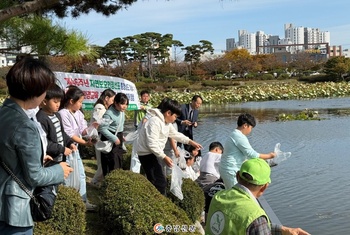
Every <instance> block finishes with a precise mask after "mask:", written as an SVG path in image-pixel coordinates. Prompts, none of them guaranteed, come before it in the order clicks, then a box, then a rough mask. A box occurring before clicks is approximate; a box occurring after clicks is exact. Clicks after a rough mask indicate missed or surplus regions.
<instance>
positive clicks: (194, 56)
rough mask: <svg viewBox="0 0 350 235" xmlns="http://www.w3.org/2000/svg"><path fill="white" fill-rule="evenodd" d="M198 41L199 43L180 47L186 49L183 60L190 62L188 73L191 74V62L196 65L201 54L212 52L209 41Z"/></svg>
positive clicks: (211, 45)
mask: <svg viewBox="0 0 350 235" xmlns="http://www.w3.org/2000/svg"><path fill="white" fill-rule="evenodd" d="M199 42H200V43H201V44H195V45H191V46H187V47H185V48H182V49H183V50H185V51H186V53H185V59H184V60H185V61H187V62H189V63H190V69H189V74H190V75H192V66H193V64H194V65H195V67H196V66H197V65H198V63H199V61H200V59H201V56H202V55H204V54H205V53H206V52H210V53H211V54H213V52H214V48H213V44H212V43H211V42H209V41H207V40H201V41H199Z"/></svg>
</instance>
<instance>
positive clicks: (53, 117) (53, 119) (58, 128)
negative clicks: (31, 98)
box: [48, 114, 64, 146]
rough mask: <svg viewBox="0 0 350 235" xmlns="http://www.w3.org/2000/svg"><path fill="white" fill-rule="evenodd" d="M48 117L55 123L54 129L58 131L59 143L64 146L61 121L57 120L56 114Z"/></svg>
mask: <svg viewBox="0 0 350 235" xmlns="http://www.w3.org/2000/svg"><path fill="white" fill-rule="evenodd" d="M48 116H49V118H50V119H51V122H52V123H53V125H54V127H55V129H56V135H57V143H58V144H60V145H62V146H64V143H63V135H62V129H61V124H60V120H59V119H58V118H57V116H56V115H55V114H54V115H48Z"/></svg>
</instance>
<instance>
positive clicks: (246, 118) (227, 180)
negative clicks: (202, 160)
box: [219, 113, 276, 189]
mask: <svg viewBox="0 0 350 235" xmlns="http://www.w3.org/2000/svg"><path fill="white" fill-rule="evenodd" d="M255 125H256V122H255V118H254V116H252V115H251V114H249V113H245V114H241V115H240V116H239V117H238V120H237V128H236V129H234V130H233V132H232V133H231V134H230V136H229V137H228V138H227V140H226V143H225V145H224V149H225V152H224V153H223V154H222V156H221V162H220V164H219V172H220V176H221V178H222V180H223V181H224V184H225V188H226V189H229V188H232V187H233V186H234V185H235V184H236V183H237V179H236V173H237V172H238V171H239V169H240V167H241V166H242V163H243V162H244V161H246V160H248V159H252V158H262V159H264V160H266V159H271V158H274V157H276V154H275V153H274V152H270V153H258V152H257V151H255V150H254V149H253V147H252V146H251V145H250V143H249V140H248V138H247V136H248V135H249V134H250V133H251V132H252V129H253V128H254V127H255Z"/></svg>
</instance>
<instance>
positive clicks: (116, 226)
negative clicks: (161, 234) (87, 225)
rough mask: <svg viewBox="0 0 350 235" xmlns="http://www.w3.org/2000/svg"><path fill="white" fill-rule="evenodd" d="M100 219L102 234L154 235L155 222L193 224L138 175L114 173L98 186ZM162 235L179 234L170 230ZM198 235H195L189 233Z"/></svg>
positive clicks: (122, 172)
mask: <svg viewBox="0 0 350 235" xmlns="http://www.w3.org/2000/svg"><path fill="white" fill-rule="evenodd" d="M99 208H100V218H101V219H102V220H103V223H104V224H106V225H108V226H105V227H104V229H105V232H106V234H118V235H122V234H134V235H137V234H154V232H153V231H154V230H153V226H154V225H155V224H157V223H160V224H162V225H163V226H164V227H165V226H166V225H172V226H173V225H180V226H182V225H188V226H189V225H193V222H192V221H191V220H190V219H189V218H188V217H187V216H186V213H185V212H184V211H183V210H182V209H180V208H178V207H177V206H176V205H175V204H174V203H172V202H171V201H170V199H169V198H166V197H164V196H163V195H161V194H160V193H159V192H158V190H157V189H156V188H155V187H154V186H153V185H152V184H151V183H150V182H149V181H148V180H147V179H146V177H144V176H143V175H141V174H137V173H133V172H131V171H124V170H114V171H112V172H111V173H110V174H108V175H107V176H106V178H105V181H104V183H103V185H102V187H101V204H100V207H99ZM166 234H179V233H178V232H175V231H174V230H172V232H167V233H166ZM192 234H198V233H192Z"/></svg>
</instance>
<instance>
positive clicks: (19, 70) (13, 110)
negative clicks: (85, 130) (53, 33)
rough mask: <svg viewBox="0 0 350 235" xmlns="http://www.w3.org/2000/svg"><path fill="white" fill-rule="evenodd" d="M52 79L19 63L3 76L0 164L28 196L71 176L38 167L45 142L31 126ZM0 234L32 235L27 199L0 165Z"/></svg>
mask: <svg viewBox="0 0 350 235" xmlns="http://www.w3.org/2000/svg"><path fill="white" fill-rule="evenodd" d="M55 80H56V78H55V75H54V73H53V72H52V71H51V70H50V69H49V68H48V67H47V66H46V65H45V64H44V63H42V62H40V61H39V60H36V59H33V58H30V57H24V58H22V59H21V60H19V61H18V62H16V63H15V64H14V65H13V66H12V68H11V69H10V71H9V72H8V73H7V75H6V84H7V87H8V92H9V98H6V100H5V101H4V103H3V105H2V107H1V108H0V130H1V138H0V149H1V151H0V161H1V162H3V163H4V164H5V165H6V166H7V167H8V168H10V170H11V171H12V172H13V173H14V175H16V176H17V178H18V179H19V180H20V181H21V182H22V183H23V184H24V185H25V187H26V188H27V189H28V190H30V191H31V192H33V190H34V189H35V188H36V187H40V186H47V185H53V184H60V183H63V182H64V179H65V178H67V177H68V175H69V173H70V172H72V171H73V169H72V168H70V167H69V166H68V164H67V163H66V162H61V163H59V164H55V165H53V166H50V167H44V166H43V163H44V161H46V160H47V159H49V158H50V159H51V157H49V156H46V153H45V152H46V145H47V141H46V136H45V132H44V131H43V130H42V128H41V125H40V123H38V122H37V121H36V116H35V115H36V112H37V110H38V106H39V104H40V103H41V102H42V100H43V99H44V98H45V95H46V90H47V88H48V87H49V86H50V85H51V84H53V83H54V82H55ZM0 179H1V181H0V195H1V197H0V234H22V235H32V234H33V226H34V222H33V218H32V215H31V209H30V205H29V201H30V197H29V195H27V193H26V192H25V191H24V190H23V189H22V188H21V187H20V186H19V185H18V184H17V182H16V181H15V180H14V179H13V177H12V176H11V175H9V174H8V173H7V172H6V170H5V169H4V168H3V167H1V165H0Z"/></svg>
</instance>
